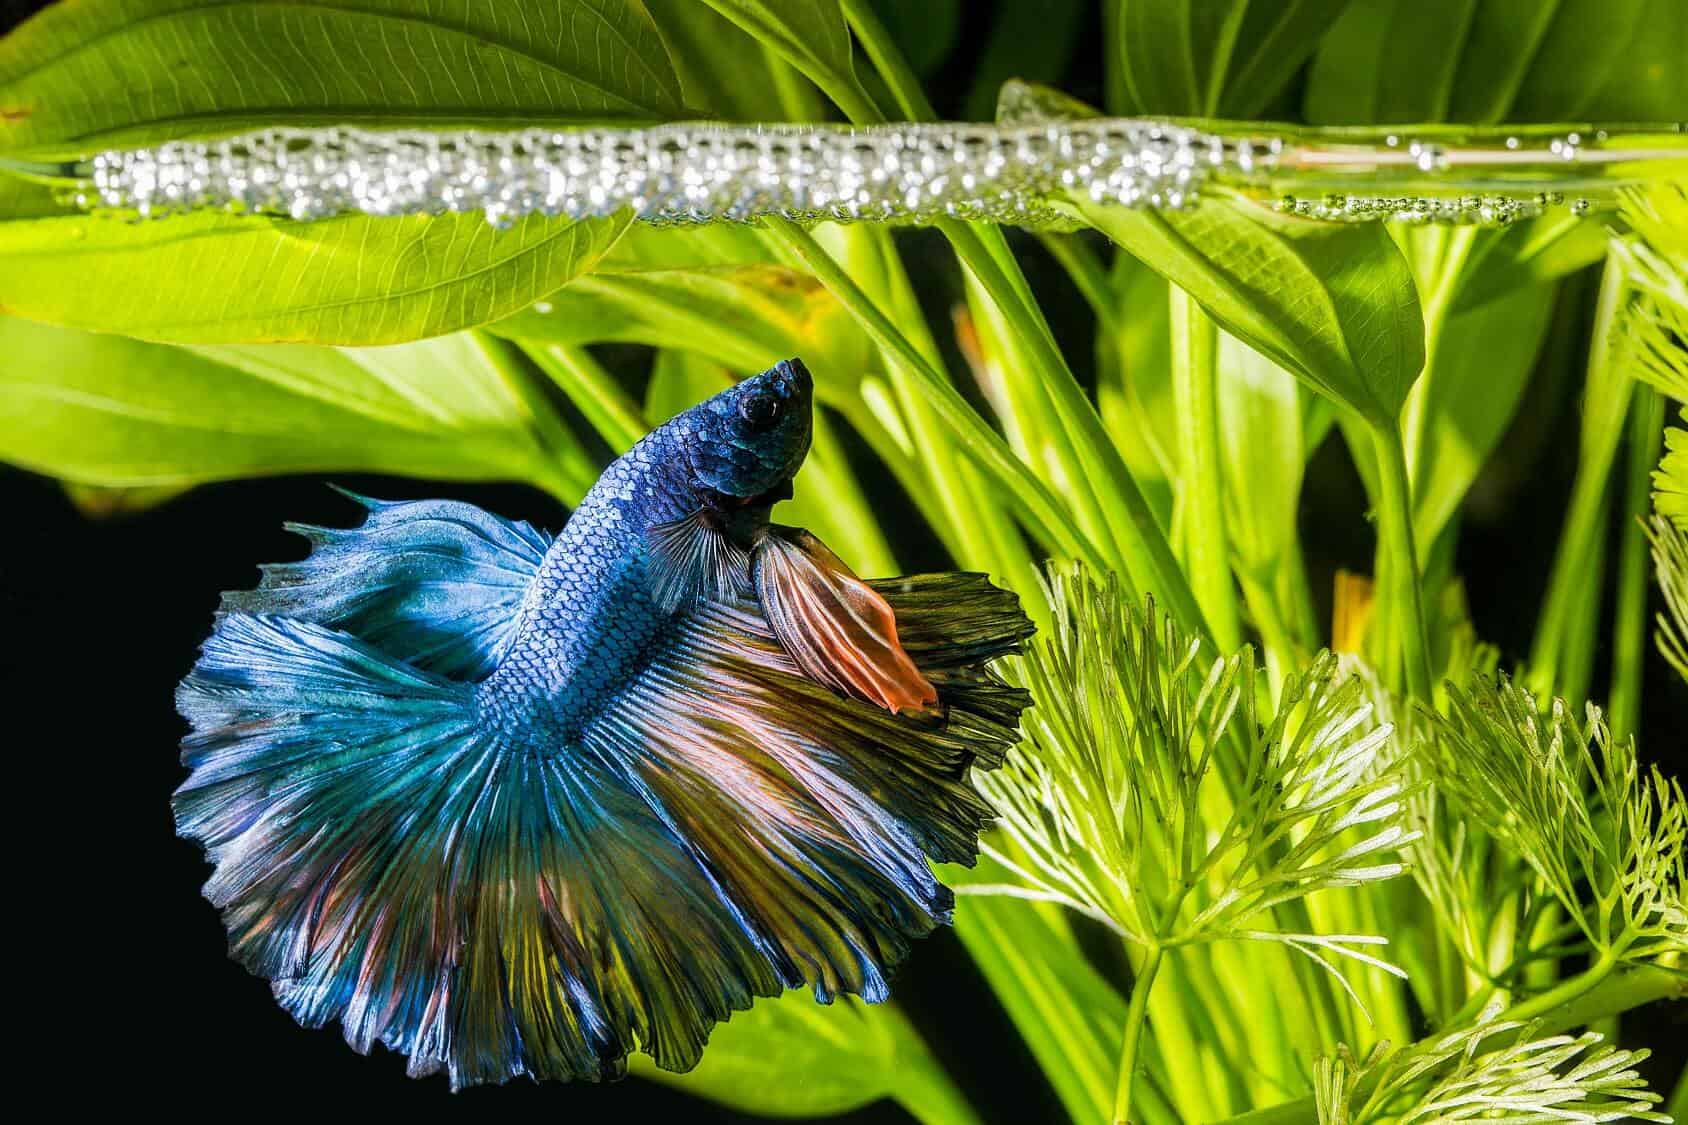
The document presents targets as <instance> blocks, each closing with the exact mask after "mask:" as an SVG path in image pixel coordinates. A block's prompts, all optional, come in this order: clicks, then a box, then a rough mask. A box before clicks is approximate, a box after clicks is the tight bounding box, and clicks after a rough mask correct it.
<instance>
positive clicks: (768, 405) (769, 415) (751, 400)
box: [738, 394, 785, 430]
mask: <svg viewBox="0 0 1688 1125" xmlns="http://www.w3.org/2000/svg"><path fill="white" fill-rule="evenodd" d="M784 410H785V404H784V403H783V402H781V401H780V400H779V399H778V398H775V397H774V396H773V395H760V394H758V395H746V396H745V397H744V398H742V399H740V400H739V404H738V412H739V417H740V418H743V419H744V420H745V421H746V422H749V423H750V425H751V428H752V429H756V430H765V429H767V428H768V427H769V426H772V425H773V424H774V423H775V422H777V421H779V417H780V415H781V414H782V413H783V412H784Z"/></svg>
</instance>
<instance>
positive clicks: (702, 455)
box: [478, 362, 813, 741]
mask: <svg viewBox="0 0 1688 1125" xmlns="http://www.w3.org/2000/svg"><path fill="white" fill-rule="evenodd" d="M812 394H813V386H812V383H811V379H810V376H809V373H808V371H807V370H805V369H804V368H803V366H802V365H801V364H797V363H789V362H788V363H783V364H780V365H779V366H777V367H775V368H773V369H772V370H771V371H768V372H766V373H765V374H762V375H758V376H757V377H756V378H754V379H750V380H747V381H746V382H744V383H742V384H740V385H739V386H738V387H736V388H734V390H733V391H731V392H729V393H728V394H726V395H724V396H720V397H718V398H715V399H711V400H710V401H708V402H705V403H703V404H702V405H700V406H698V407H695V408H693V409H692V410H689V411H687V412H686V413H684V414H682V415H680V416H679V417H677V418H675V419H674V420H673V421H671V422H669V423H668V424H666V425H664V426H661V427H659V428H657V429H656V430H653V431H652V432H651V433H650V434H648V435H646V436H645V438H644V439H642V440H641V441H640V442H639V443H638V444H637V445H635V446H634V447H633V448H632V449H631V450H629V451H628V452H627V453H626V455H625V456H623V457H621V458H620V459H618V460H617V461H616V462H615V463H614V464H612V465H611V466H610V467H609V468H608V469H607V470H605V472H604V475H603V476H601V477H600V478H598V482H597V483H596V484H595V485H593V487H592V489H591V491H589V492H588V493H587V494H586V497H585V499H583V500H582V501H581V503H580V507H579V508H577V509H576V510H575V512H574V515H573V516H572V517H570V519H569V522H568V525H567V526H566V527H564V528H563V532H562V534H561V535H559V536H558V537H557V540H556V542H555V543H553V544H552V545H551V549H550V550H549V551H548V552H547V553H546V556H545V561H544V562H543V563H541V564H540V567H539V571H538V573H537V574H536V575H535V576H534V580H533V584H532V586H531V587H530V588H529V590H528V591H527V593H526V596H525V597H524V598H523V600H522V605H521V609H520V611H519V615H518V617H517V619H516V620H515V622H514V624H513V631H512V635H511V638H510V642H509V647H508V649H507V651H506V652H505V653H504V654H503V658H502V660H501V662H500V664H499V667H498V670H497V671H496V672H495V673H494V674H493V675H492V676H491V678H490V679H488V680H487V681H486V682H485V683H484V684H483V685H482V686H481V688H480V690H479V692H478V698H479V700H480V703H481V706H482V708H483V709H484V710H485V711H486V713H487V714H488V715H489V716H493V717H495V721H497V722H498V723H500V724H505V725H508V726H509V727H510V728H511V729H513V730H516V731H519V730H521V729H523V725H524V724H528V725H530V726H532V727H533V728H534V729H536V730H537V729H540V728H543V729H544V730H545V732H546V735H547V736H548V737H561V738H562V739H563V740H565V741H566V740H570V739H574V738H578V737H579V735H580V734H581V732H582V730H583V728H584V725H585V724H586V723H588V722H589V721H590V720H591V719H592V718H593V717H594V716H595V714H596V713H597V711H598V709H599V708H600V707H601V706H602V704H603V702H604V700H605V699H606V698H607V697H608V696H610V695H611V694H613V693H614V692H615V691H616V690H617V689H618V688H620V687H622V686H623V685H625V684H627V683H630V682H631V681H632V679H633V678H634V677H635V676H636V675H637V674H638V672H639V671H640V670H641V662H642V661H643V660H644V658H645V654H646V653H648V652H649V651H650V650H651V648H652V646H653V645H654V644H655V642H656V641H657V640H658V638H660V637H661V636H662V635H663V633H664V631H665V630H666V629H668V628H669V627H670V626H671V625H672V624H673V623H675V621H676V619H677V618H676V614H675V612H674V611H675V609H676V605H675V604H674V597H669V598H663V597H662V593H663V590H664V587H663V586H662V585H661V584H660V583H658V582H657V581H655V580H654V577H653V575H654V574H667V573H670V572H673V571H674V570H676V568H678V567H680V566H683V565H685V562H686V561H687V560H684V559H673V558H668V557H657V558H653V544H652V542H651V531H652V529H653V528H663V527H672V528H680V527H681V526H682V525H683V524H684V522H685V521H686V520H687V519H689V518H692V517H694V516H697V517H698V518H702V519H709V520H712V521H715V522H716V523H717V524H719V525H720V530H716V531H710V532H705V533H706V534H722V533H724V532H725V531H726V530H729V529H730V530H731V531H732V533H733V534H734V535H735V536H736V537H737V538H739V540H740V541H741V542H745V543H747V542H748V541H749V540H750V539H751V538H752V537H754V535H755V534H756V533H757V532H758V531H759V530H760V528H761V527H765V526H766V525H767V523H768V512H769V507H770V506H771V504H772V503H773V497H772V496H769V495H765V494H768V493H770V492H771V491H773V490H775V489H777V487H778V486H779V485H780V484H782V483H784V482H786V481H789V480H790V478H791V476H792V474H794V473H795V472H796V471H797V468H798V466H799V465H800V464H801V463H802V461H803V456H804V454H805V453H807V452H808V448H809V434H810V425H811V411H812V406H811V398H812ZM758 501H760V502H758ZM699 513H701V515H699ZM676 534H683V531H676ZM656 549H658V550H660V547H658V548H656ZM709 579H710V575H708V574H703V573H698V574H675V575H674V581H676V582H681V583H683V582H686V581H688V580H692V581H699V582H704V581H708V580H709ZM680 593H695V591H683V592H677V593H676V594H675V596H679V594H680ZM659 599H661V600H662V601H664V602H666V603H667V604H659Z"/></svg>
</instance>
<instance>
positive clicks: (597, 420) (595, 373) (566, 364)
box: [523, 344, 651, 455]
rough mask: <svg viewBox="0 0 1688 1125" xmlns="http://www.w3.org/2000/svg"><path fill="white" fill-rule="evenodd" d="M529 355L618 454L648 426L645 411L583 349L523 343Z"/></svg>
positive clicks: (628, 446) (631, 444)
mask: <svg viewBox="0 0 1688 1125" xmlns="http://www.w3.org/2000/svg"><path fill="white" fill-rule="evenodd" d="M523 350H524V351H526V352H527V355H528V358H529V359H531V360H533V362H534V363H535V364H536V365H537V366H538V367H539V369H540V370H541V371H543V372H545V374H547V375H549V376H550V377H551V381H552V382H553V383H556V384H557V386H559V387H561V388H562V390H563V393H564V394H566V395H568V396H569V401H570V402H572V403H574V406H575V409H576V410H579V411H580V413H581V414H583V415H584V416H585V418H586V420H587V421H588V422H590V423H591V424H592V428H593V429H595V430H597V431H598V436H599V437H601V438H603V439H604V441H606V442H607V443H609V446H610V448H611V449H613V450H615V452H616V453H617V454H618V455H619V454H622V453H626V452H627V451H628V450H629V449H631V448H632V446H633V443H634V442H636V441H638V440H639V439H640V438H642V437H644V436H645V434H646V432H647V431H648V430H649V429H650V428H651V427H650V424H649V423H648V422H647V421H646V420H645V414H644V411H642V410H640V409H639V407H638V405H637V404H636V403H635V402H634V401H633V400H632V399H631V398H629V397H628V395H627V392H626V391H624V390H622V389H621V385H620V384H619V383H617V382H616V381H615V379H614V378H613V377H611V375H610V373H609V372H608V371H605V370H604V369H603V367H602V366H601V365H600V364H599V363H598V361H597V360H595V359H593V358H592V356H591V355H590V354H589V353H588V352H587V350H586V349H585V348H582V347H576V346H572V345H567V344H551V345H548V346H546V345H538V344H533V345H523Z"/></svg>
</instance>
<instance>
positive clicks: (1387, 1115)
mask: <svg viewBox="0 0 1688 1125" xmlns="http://www.w3.org/2000/svg"><path fill="white" fill-rule="evenodd" d="M1536 1031H1537V1029H1536V1027H1535V1026H1534V1025H1529V1024H1521V1023H1519V1022H1517V1021H1508V1020H1497V1019H1495V1018H1493V1015H1492V1014H1491V1015H1490V1016H1489V1018H1487V1019H1484V1020H1483V1021H1482V1022H1479V1023H1478V1024H1477V1025H1476V1026H1475V1027H1473V1028H1470V1029H1467V1030H1464V1031H1459V1032H1454V1033H1452V1034H1449V1035H1446V1036H1443V1037H1441V1038H1439V1039H1430V1040H1425V1041H1424V1042H1422V1043H1420V1044H1419V1045H1418V1046H1416V1047H1414V1048H1412V1049H1410V1050H1405V1051H1396V1052H1390V1051H1389V1049H1388V1045H1387V1044H1379V1045H1378V1047H1377V1048H1375V1049H1374V1050H1373V1051H1372V1053H1371V1054H1370V1055H1369V1056H1368V1057H1367V1058H1366V1059H1365V1060H1364V1061H1359V1062H1357V1061H1356V1060H1355V1059H1354V1057H1353V1055H1352V1054H1351V1053H1350V1052H1349V1051H1348V1049H1347V1048H1346V1047H1345V1046H1338V1048H1337V1051H1336V1053H1335V1055H1333V1056H1329V1057H1326V1058H1322V1059H1320V1060H1319V1061H1318V1062H1317V1063H1316V1064H1314V1068H1313V1091H1314V1099H1315V1104H1316V1105H1317V1109H1318V1119H1319V1122H1320V1125H1368V1123H1370V1122H1373V1121H1380V1120H1390V1121H1396V1122H1399V1123H1401V1125H1432V1123H1440V1122H1451V1121H1474V1120H1481V1121H1504V1122H1510V1123H1513V1125H1526V1123H1535V1122H1556V1121H1583V1122H1603V1121H1622V1120H1626V1119H1632V1120H1637V1121H1654V1122H1661V1123H1666V1122H1669V1121H1670V1118H1669V1116H1667V1115H1666V1114H1663V1113H1659V1112H1657V1111H1656V1110H1655V1109H1654V1108H1653V1107H1654V1106H1656V1105H1657V1104H1658V1103H1659V1102H1660V1101H1661V1100H1662V1099H1661V1097H1660V1095H1658V1094H1657V1093H1655V1092H1653V1091H1652V1090H1650V1089H1648V1088H1647V1082H1646V1080H1645V1079H1644V1078H1643V1077H1642V1076H1641V1074H1640V1072H1639V1071H1638V1070H1637V1069H1636V1068H1637V1066H1638V1065H1639V1064H1640V1063H1641V1062H1642V1061H1644V1060H1645V1059H1646V1058H1647V1057H1648V1054H1649V1052H1647V1051H1645V1050H1641V1051H1627V1050H1620V1049H1618V1048H1615V1047H1611V1046H1604V1045H1602V1036H1601V1035H1600V1034H1599V1033H1598V1032H1593V1031H1589V1032H1584V1033H1583V1034H1581V1035H1576V1036H1572V1035H1549V1036H1538V1035H1537V1033H1536ZM1496 1040H1503V1042H1499V1043H1497V1042H1496Z"/></svg>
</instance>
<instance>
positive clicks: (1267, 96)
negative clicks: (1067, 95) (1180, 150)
mask: <svg viewBox="0 0 1688 1125" xmlns="http://www.w3.org/2000/svg"><path fill="white" fill-rule="evenodd" d="M1348 3H1349V0H1297V2H1296V3H1289V4H1250V3H1248V0H1121V2H1120V3H1119V4H1118V8H1119V16H1118V19H1117V26H1116V32H1117V37H1118V42H1116V43H1112V44H1109V49H1110V50H1113V51H1117V52H1118V57H1119V60H1120V69H1121V70H1122V72H1123V81H1124V85H1125V92H1126V94H1127V95H1128V97H1129V99H1130V101H1129V104H1128V106H1126V107H1125V112H1127V113H1129V114H1132V115H1138V116H1140V115H1173V116H1184V117H1244V118H1247V117H1258V116H1259V115H1260V114H1261V113H1263V112H1264V111H1265V110H1266V108H1267V107H1268V106H1269V105H1271V104H1272V101H1273V99H1275V98H1276V97H1277V95H1278V93H1279V92H1280V91H1281V90H1282V89H1283V87H1284V85H1285V83H1287V82H1288V81H1289V80H1290V79H1291V78H1292V77H1294V76H1295V73H1296V71H1298V70H1300V69H1301V64H1302V63H1303V62H1305V61H1306V60H1307V56H1308V55H1310V54H1312V53H1313V48H1314V47H1315V46H1317V45H1318V42H1319V37H1320V35H1321V33H1323V32H1324V30H1325V29H1326V28H1327V27H1329V26H1330V23H1331V20H1332V19H1334V18H1335V17H1336V16H1337V14H1338V13H1340V12H1341V11H1342V9H1343V8H1344V7H1346V6H1347V5H1348Z"/></svg>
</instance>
